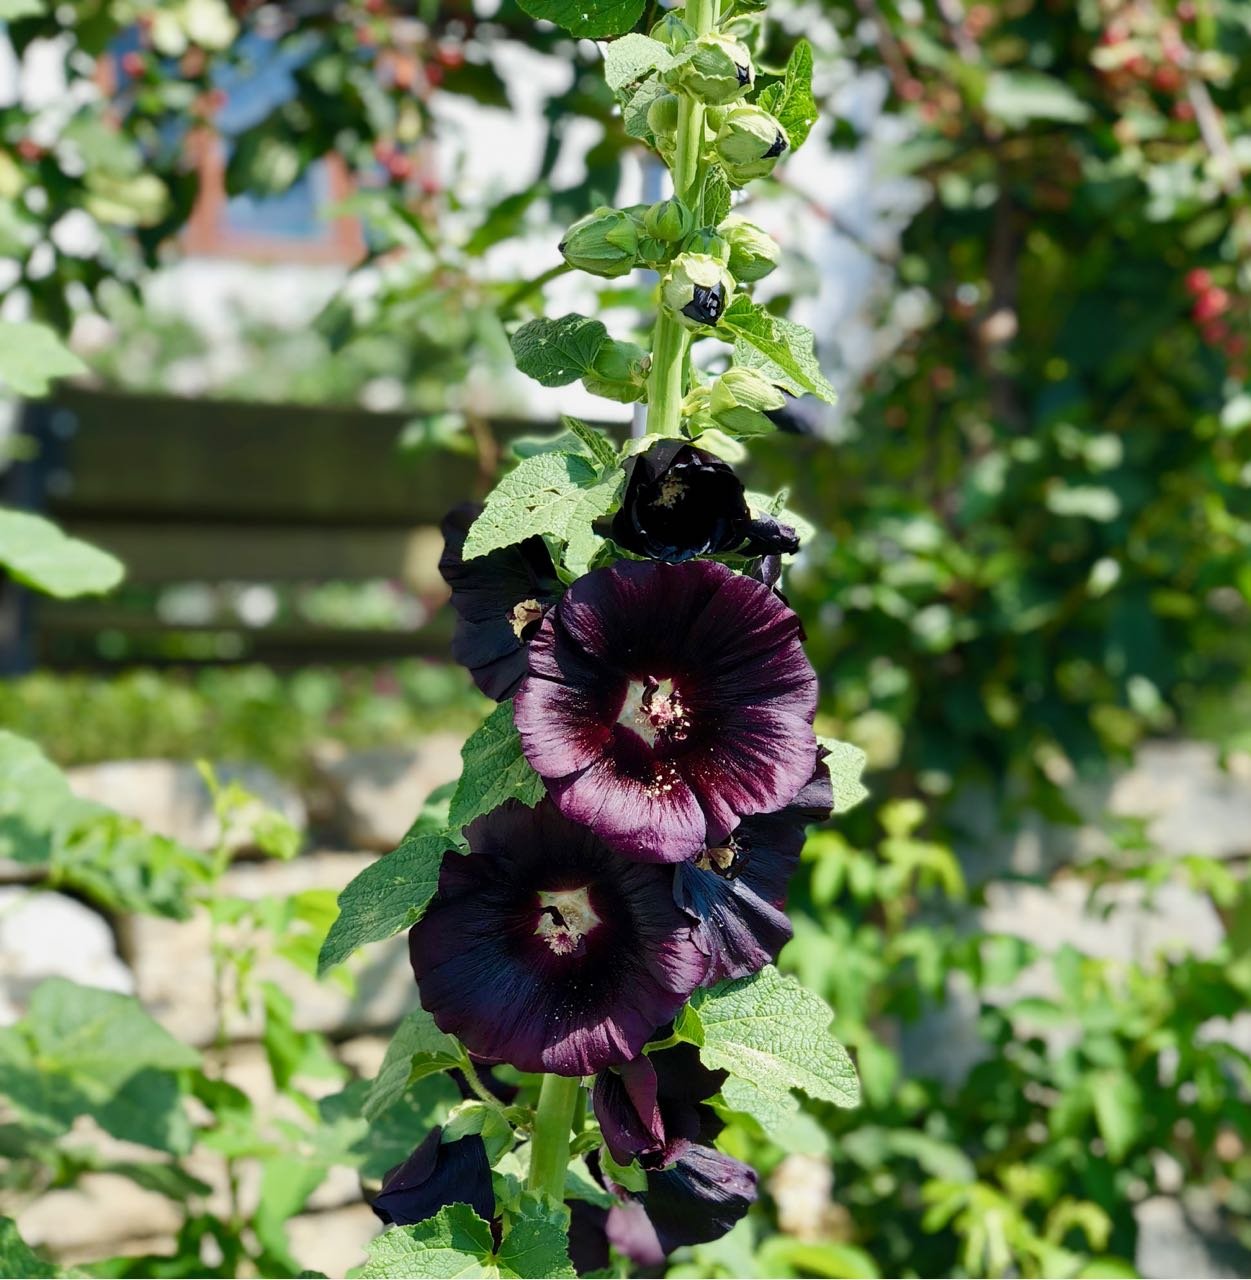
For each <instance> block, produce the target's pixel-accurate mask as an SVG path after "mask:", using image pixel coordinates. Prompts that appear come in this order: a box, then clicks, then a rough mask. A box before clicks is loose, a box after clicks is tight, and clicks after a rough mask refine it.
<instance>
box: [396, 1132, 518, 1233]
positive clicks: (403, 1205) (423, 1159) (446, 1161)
mask: <svg viewBox="0 0 1251 1280" xmlns="http://www.w3.org/2000/svg"><path fill="white" fill-rule="evenodd" d="M442 1136H443V1130H442V1129H432V1130H431V1131H430V1133H429V1134H428V1135H427V1137H426V1140H425V1141H424V1142H423V1143H422V1144H421V1146H419V1147H418V1148H417V1150H416V1151H414V1152H413V1154H412V1155H411V1156H409V1157H408V1159H407V1160H405V1161H404V1163H403V1164H401V1165H398V1166H397V1167H396V1168H394V1169H392V1170H391V1172H390V1173H388V1174H387V1176H386V1177H385V1178H384V1179H383V1182H382V1190H381V1191H379V1192H378V1195H377V1197H376V1198H375V1200H374V1203H373V1210H374V1212H375V1213H376V1214H377V1215H378V1217H379V1218H381V1219H382V1221H383V1222H385V1223H388V1224H390V1223H395V1224H396V1225H397V1226H401V1227H403V1226H408V1225H410V1224H412V1223H414V1222H424V1221H425V1220H426V1219H427V1218H433V1217H434V1215H435V1214H436V1213H438V1212H439V1210H440V1209H442V1208H443V1206H444V1205H448V1204H467V1205H469V1207H470V1208H471V1209H473V1211H474V1213H476V1214H477V1215H478V1217H480V1218H484V1219H485V1220H486V1221H487V1222H490V1221H491V1219H492V1218H493V1217H494V1216H495V1192H494V1191H493V1190H492V1189H491V1164H490V1161H488V1160H487V1153H486V1147H485V1146H484V1145H483V1142H482V1139H481V1138H480V1137H479V1136H478V1135H477V1134H476V1133H475V1134H471V1135H470V1136H468V1137H465V1138H458V1139H457V1140H456V1141H455V1142H443V1143H441V1142H440V1138H441V1137H442Z"/></svg>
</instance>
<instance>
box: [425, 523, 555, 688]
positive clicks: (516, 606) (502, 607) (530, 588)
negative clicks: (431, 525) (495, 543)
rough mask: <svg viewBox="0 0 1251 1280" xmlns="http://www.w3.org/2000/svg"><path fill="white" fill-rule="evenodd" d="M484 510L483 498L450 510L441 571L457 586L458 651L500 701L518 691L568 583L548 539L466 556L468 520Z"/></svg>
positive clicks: (454, 601) (480, 683)
mask: <svg viewBox="0 0 1251 1280" xmlns="http://www.w3.org/2000/svg"><path fill="white" fill-rule="evenodd" d="M481 511H482V507H481V505H479V504H478V503H465V504H463V505H462V506H459V507H456V508H455V509H454V510H452V511H450V512H448V514H447V515H446V516H445V517H444V519H443V543H444V545H443V556H442V558H441V559H440V560H439V572H440V573H441V574H442V575H443V580H444V581H445V582H446V583H447V585H448V586H449V587H451V589H452V601H451V603H452V608H453V609H455V611H456V614H457V619H456V633H455V635H453V637H452V656H453V657H454V658H455V659H456V661H457V662H459V663H460V664H461V665H462V666H465V667H468V668H469V674H470V675H471V676H473V682H474V684H476V685H477V686H478V688H479V689H481V690H482V692H483V693H485V694H486V695H487V697H488V698H494V699H495V700H496V701H497V702H499V701H502V700H503V699H505V698H511V697H512V696H513V694H514V693H515V692H516V691H517V685H518V684H520V683H521V679H522V677H523V676H524V675H525V673H526V647H527V645H528V644H529V642H530V639H531V638H532V637H533V635H534V633H535V632H536V631H537V630H538V628H539V623H540V622H541V621H542V618H543V615H544V613H546V612H547V610H548V609H550V608H551V606H552V605H553V604H555V603H556V601H557V600H558V599H559V598H560V593H561V590H562V587H561V584H560V580H559V579H558V578H557V577H556V569H555V566H553V564H552V557H551V555H550V554H549V553H548V550H547V546H546V544H545V543H544V541H543V539H542V538H527V539H526V540H525V541H524V542H521V543H519V544H518V545H517V546H514V547H502V548H501V549H500V550H498V551H491V552H488V554H486V555H484V556H477V557H475V558H474V559H473V560H466V559H464V557H463V555H462V552H463V550H464V546H465V538H466V536H467V535H468V533H469V526H470V525H471V524H473V522H474V520H475V519H477V517H478V515H479V513H480V512H481Z"/></svg>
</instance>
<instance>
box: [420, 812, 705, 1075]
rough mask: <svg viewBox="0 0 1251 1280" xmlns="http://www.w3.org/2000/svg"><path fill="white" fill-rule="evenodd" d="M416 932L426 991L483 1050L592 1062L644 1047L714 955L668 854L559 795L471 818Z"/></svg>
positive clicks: (532, 1061) (528, 1062)
mask: <svg viewBox="0 0 1251 1280" xmlns="http://www.w3.org/2000/svg"><path fill="white" fill-rule="evenodd" d="M465 836H466V839H467V841H468V843H469V849H470V852H469V854H468V855H466V856H465V857H456V856H455V855H448V856H447V857H446V858H445V859H444V862H443V870H442V874H441V876H440V879H439V890H438V894H437V896H436V897H435V899H434V900H433V901H432V902H431V904H430V906H429V908H428V909H427V911H426V914H425V916H424V917H423V918H422V920H421V921H420V922H419V923H417V924H416V925H414V926H413V928H412V930H411V931H410V933H409V952H410V956H411V959H412V965H413V972H414V974H415V975H416V978H417V986H418V989H419V992H420V995H421V1002H422V1005H423V1006H424V1007H425V1008H426V1009H427V1010H429V1012H430V1013H431V1014H432V1015H433V1017H434V1020H435V1022H436V1023H437V1024H438V1026H439V1027H440V1028H441V1029H442V1030H443V1031H445V1032H447V1033H448V1034H450V1035H454V1036H456V1037H458V1038H459V1039H460V1041H461V1042H462V1043H463V1044H464V1045H465V1046H466V1048H467V1049H468V1050H469V1051H470V1052H471V1053H473V1054H475V1055H476V1056H477V1057H479V1058H482V1059H484V1060H487V1061H494V1062H506V1063H510V1064H511V1065H512V1066H514V1067H517V1068H519V1069H520V1070H522V1071H549V1072H553V1073H555V1074H557V1075H566V1076H581V1075H587V1074H589V1073H591V1072H593V1071H598V1070H599V1069H600V1068H602V1067H605V1066H609V1065H611V1064H613V1063H618V1062H625V1061H628V1060H629V1059H631V1058H633V1057H635V1056H636V1055H637V1054H638V1053H639V1052H640V1050H641V1049H642V1048H643V1045H644V1044H646V1042H647V1041H648V1039H649V1038H650V1036H651V1034H652V1032H653V1031H654V1030H655V1028H656V1027H658V1026H660V1025H662V1024H663V1023H665V1022H667V1021H669V1020H670V1019H671V1018H672V1017H673V1016H674V1014H675V1013H677V1011H678V1010H679V1009H680V1008H681V1006H682V1005H683V1004H684V1003H685V1002H686V999H687V997H688V996H689V995H690V994H691V992H692V991H693V990H694V989H695V988H696V987H697V986H698V985H699V984H700V983H701V982H702V981H703V979H704V976H705V973H706V971H707V968H708V961H707V958H706V957H705V955H704V954H703V952H702V951H700V949H699V948H698V947H697V946H696V945H695V943H694V941H693V939H692V932H691V925H690V921H689V920H688V919H687V918H686V917H685V916H684V915H683V913H682V912H681V911H679V909H678V907H677V904H676V903H675V902H674V900H673V890H672V877H671V875H670V874H669V873H667V872H666V871H665V870H664V869H663V868H661V867H653V866H646V865H643V864H641V863H636V862H630V861H628V860H626V859H624V858H620V857H618V856H616V855H615V854H614V853H613V851H612V850H611V849H610V848H608V846H607V845H605V844H604V843H603V841H602V840H600V839H599V838H598V837H597V836H596V835H595V833H594V832H593V831H591V830H590V829H589V828H587V827H582V826H578V825H575V824H574V823H572V822H570V821H569V820H568V819H567V818H565V817H563V816H562V815H561V814H560V813H559V812H558V811H557V809H556V808H555V806H554V805H552V804H551V803H549V802H548V801H541V802H540V803H539V804H538V806H537V807H536V808H534V809H530V808H527V807H526V806H525V805H524V804H521V803H520V802H518V801H515V800H510V801H508V802H506V803H505V804H503V805H501V806H500V807H499V808H498V809H495V810H494V811H493V812H492V813H490V814H487V815H486V816H484V817H481V818H479V819H477V820H476V821H475V822H473V823H471V824H470V825H469V826H468V827H467V828H466V830H465Z"/></svg>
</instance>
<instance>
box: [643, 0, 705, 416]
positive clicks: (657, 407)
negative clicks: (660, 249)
mask: <svg viewBox="0 0 1251 1280" xmlns="http://www.w3.org/2000/svg"><path fill="white" fill-rule="evenodd" d="M719 9H720V0H688V2H687V6H686V22H687V25H688V26H690V27H692V28H693V29H694V31H695V34H696V35H697V36H702V35H707V34H708V32H709V31H711V30H712V29H713V27H714V26H716V23H717V14H718V10H719ZM704 114H705V107H704V104H703V103H702V102H697V101H696V100H695V99H694V98H692V97H690V96H688V95H687V94H683V95H682V96H681V98H680V99H679V103H678V132H677V137H676V139H675V145H674V153H673V193H674V195H676V196H677V197H678V198H679V199H680V200H682V201H683V202H685V203H686V204H688V205H691V206H692V207H693V206H694V205H695V204H696V203H697V202H698V200H699V197H700V190H701V187H702V185H703V180H704ZM686 346H687V334H686V330H685V329H684V328H683V327H682V326H681V325H680V324H679V323H678V321H677V320H675V319H674V317H673V316H671V315H670V314H669V313H668V312H667V311H666V310H664V309H663V308H662V309H661V311H660V314H659V315H658V316H657V317H656V327H655V329H654V330H653V331H652V371H651V376H650V378H649V380H648V384H647V434H648V435H653V436H675V435H677V434H678V428H679V426H680V425H681V421H682V397H683V396H684V394H685V393H686V387H685V384H684V381H683V370H684V367H685V363H686Z"/></svg>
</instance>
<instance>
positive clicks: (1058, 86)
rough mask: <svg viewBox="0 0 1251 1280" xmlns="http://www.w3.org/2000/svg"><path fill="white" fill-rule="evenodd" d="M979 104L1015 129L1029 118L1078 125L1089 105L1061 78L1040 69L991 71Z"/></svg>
mask: <svg viewBox="0 0 1251 1280" xmlns="http://www.w3.org/2000/svg"><path fill="white" fill-rule="evenodd" d="M982 106H983V108H984V109H985V111H986V113H987V115H990V116H994V117H995V118H996V119H999V120H1002V121H1003V122H1004V123H1005V124H1008V125H1011V126H1013V127H1014V128H1017V127H1020V126H1021V125H1027V124H1029V123H1030V121H1032V120H1057V121H1060V122H1061V123H1063V124H1081V123H1082V122H1083V121H1086V120H1089V119H1090V107H1089V106H1088V105H1087V104H1086V103H1085V102H1083V101H1082V99H1081V98H1080V97H1078V95H1077V94H1076V93H1075V92H1074V91H1073V90H1072V89H1070V88H1069V86H1068V85H1067V84H1065V83H1064V81H1063V80H1057V79H1056V78H1055V77H1054V76H1049V75H1045V74H1044V73H1043V72H1041V71H992V72H991V74H990V80H989V82H988V84H987V86H986V96H985V97H984V98H983V100H982Z"/></svg>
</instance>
